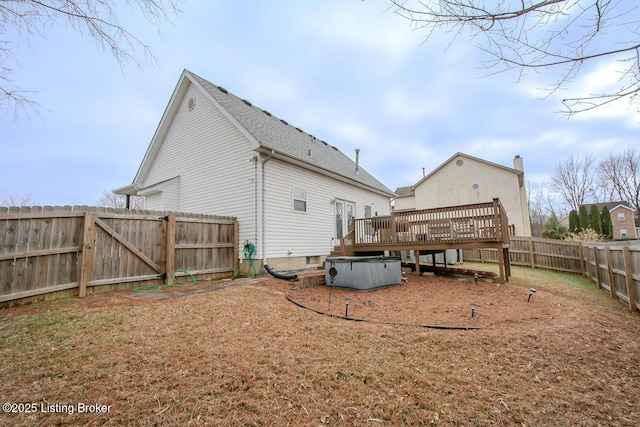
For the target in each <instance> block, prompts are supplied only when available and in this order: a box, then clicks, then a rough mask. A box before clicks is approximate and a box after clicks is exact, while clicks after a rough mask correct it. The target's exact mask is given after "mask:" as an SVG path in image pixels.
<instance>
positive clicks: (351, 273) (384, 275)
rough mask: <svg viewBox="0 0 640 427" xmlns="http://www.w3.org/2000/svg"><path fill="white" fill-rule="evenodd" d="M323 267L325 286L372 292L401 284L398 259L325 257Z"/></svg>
mask: <svg viewBox="0 0 640 427" xmlns="http://www.w3.org/2000/svg"><path fill="white" fill-rule="evenodd" d="M324 266H325V267H324V269H325V283H326V284H327V286H333V287H337V288H349V289H355V290H357V291H372V290H374V289H378V288H383V287H386V286H392V285H398V284H400V283H401V282H402V268H401V265H400V258H399V257H385V256H359V257H358V256H352V257H351V256H343V257H327V259H326V261H325V263H324ZM332 269H333V270H332ZM332 273H333V274H332ZM332 276H333V277H332Z"/></svg>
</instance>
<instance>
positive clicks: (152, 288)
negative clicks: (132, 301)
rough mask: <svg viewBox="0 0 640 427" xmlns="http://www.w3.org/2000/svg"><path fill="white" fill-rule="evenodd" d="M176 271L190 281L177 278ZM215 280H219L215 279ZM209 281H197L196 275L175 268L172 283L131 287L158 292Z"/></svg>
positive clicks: (142, 290)
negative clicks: (187, 277)
mask: <svg viewBox="0 0 640 427" xmlns="http://www.w3.org/2000/svg"><path fill="white" fill-rule="evenodd" d="M176 273H182V275H186V276H189V277H190V278H191V281H182V280H180V279H178V277H176ZM216 282H221V280H216ZM211 283H212V282H210V281H207V282H198V281H197V280H196V276H194V275H193V274H192V273H190V272H188V271H187V270H176V271H175V272H174V273H173V283H171V284H168V285H142V286H137V287H135V288H133V292H160V291H161V290H163V289H165V288H177V287H182V286H191V285H208V284H211Z"/></svg>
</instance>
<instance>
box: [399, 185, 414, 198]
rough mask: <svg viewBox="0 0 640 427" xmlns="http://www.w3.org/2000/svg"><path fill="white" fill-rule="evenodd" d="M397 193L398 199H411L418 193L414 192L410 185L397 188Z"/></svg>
mask: <svg viewBox="0 0 640 427" xmlns="http://www.w3.org/2000/svg"><path fill="white" fill-rule="evenodd" d="M395 193H396V196H397V197H409V196H414V195H415V193H416V192H415V191H414V190H413V187H412V186H410V185H409V186H407V187H398V188H396V191H395Z"/></svg>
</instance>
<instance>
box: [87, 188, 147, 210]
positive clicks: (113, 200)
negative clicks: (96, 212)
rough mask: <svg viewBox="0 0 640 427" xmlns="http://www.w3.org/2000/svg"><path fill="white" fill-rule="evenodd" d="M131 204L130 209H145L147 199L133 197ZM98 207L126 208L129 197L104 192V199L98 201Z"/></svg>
mask: <svg viewBox="0 0 640 427" xmlns="http://www.w3.org/2000/svg"><path fill="white" fill-rule="evenodd" d="M129 204H130V205H129V208H130V209H144V207H145V198H144V197H143V196H131V198H130V200H129ZM97 205H98V206H103V207H106V208H126V207H127V196H125V195H122V194H116V193H114V192H111V191H104V192H103V193H102V197H100V199H99V200H98V203H97Z"/></svg>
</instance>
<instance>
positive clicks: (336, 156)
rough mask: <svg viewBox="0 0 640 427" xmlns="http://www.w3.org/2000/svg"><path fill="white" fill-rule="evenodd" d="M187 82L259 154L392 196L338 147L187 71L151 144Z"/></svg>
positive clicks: (147, 164)
mask: <svg viewBox="0 0 640 427" xmlns="http://www.w3.org/2000/svg"><path fill="white" fill-rule="evenodd" d="M187 82H192V83H193V84H195V85H196V86H197V87H199V88H201V90H203V91H204V93H205V94H207V95H209V96H210V97H211V99H212V101H214V104H217V105H218V106H219V107H220V108H222V109H223V110H224V111H226V113H227V115H228V116H230V117H231V118H232V121H234V122H235V123H236V125H238V126H240V127H241V130H243V132H244V133H245V135H247V136H249V137H250V138H252V139H253V140H254V141H255V142H257V143H258V146H259V148H260V149H262V151H272V150H274V151H275V153H277V155H279V156H280V157H285V158H288V159H291V160H294V161H295V162H296V163H297V164H301V165H302V166H303V167H309V168H310V169H316V170H321V171H322V172H324V173H327V174H328V175H333V176H336V177H338V176H339V177H342V178H343V180H344V179H346V180H347V181H350V182H352V183H354V184H359V185H360V186H365V187H368V188H371V189H373V190H376V191H377V192H381V193H383V194H385V195H388V196H389V197H391V196H393V192H392V191H391V190H390V189H389V188H387V187H386V186H385V185H384V184H382V183H381V182H380V181H378V180H377V179H376V178H375V177H373V175H371V174H370V173H369V172H367V171H366V170H365V169H363V168H362V167H360V166H359V167H358V168H356V163H355V162H354V161H353V160H352V159H350V158H349V157H348V156H347V155H345V154H344V153H343V152H341V151H340V150H339V149H338V148H336V147H334V146H332V145H330V144H328V143H326V142H325V141H322V140H320V139H318V138H316V137H315V136H313V135H311V134H308V133H306V132H304V131H303V130H302V129H300V128H298V127H295V126H293V125H291V124H289V123H288V122H287V121H285V120H283V119H280V118H278V117H276V116H274V115H273V114H271V113H270V112H268V111H267V110H264V109H262V108H259V107H257V106H255V105H253V104H252V103H251V102H249V101H247V100H245V99H242V98H240V97H238V96H236V95H234V94H232V93H231V92H229V91H228V90H226V89H224V88H223V87H221V86H217V85H214V84H212V83H211V82H209V81H207V80H205V79H203V78H202V77H199V76H197V75H196V74H194V73H192V72H190V71H188V70H184V71H183V73H182V76H181V78H180V82H179V83H178V87H177V88H176V90H175V91H174V94H173V96H172V98H171V101H170V102H169V106H168V107H167V111H165V114H164V116H163V119H162V122H161V124H160V125H159V127H158V130H157V131H156V135H154V139H153V140H152V144H151V145H153V144H154V143H155V144H160V143H161V140H162V139H163V135H164V134H166V127H168V123H170V119H169V118H168V117H167V116H170V115H172V114H175V110H174V109H175V108H176V107H172V104H179V101H180V99H177V100H176V98H182V97H184V93H185V92H186V88H187V87H188V84H187ZM172 111H173V113H172ZM163 123H164V124H163ZM163 126H164V128H165V129H164V130H163ZM158 148H159V147H158ZM158 148H154V147H151V146H150V148H149V150H148V151H147V154H146V155H145V159H144V160H143V164H142V165H141V166H140V170H139V171H138V174H137V176H136V179H134V184H135V183H136V182H139V181H142V180H143V178H144V176H145V175H146V173H147V172H148V168H149V167H150V163H151V162H152V158H153V157H155V154H154V153H157V151H158ZM126 188H127V187H124V188H123V189H121V190H125V189H126Z"/></svg>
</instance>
